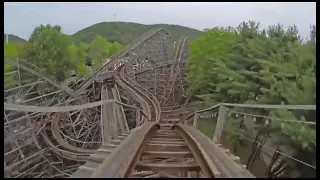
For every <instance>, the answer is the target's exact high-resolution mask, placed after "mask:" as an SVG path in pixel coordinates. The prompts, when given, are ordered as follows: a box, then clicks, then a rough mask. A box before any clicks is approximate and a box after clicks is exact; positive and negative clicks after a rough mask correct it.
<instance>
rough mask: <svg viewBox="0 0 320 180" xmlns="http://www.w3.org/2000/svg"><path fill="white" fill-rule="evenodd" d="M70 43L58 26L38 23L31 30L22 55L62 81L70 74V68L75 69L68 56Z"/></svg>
mask: <svg viewBox="0 0 320 180" xmlns="http://www.w3.org/2000/svg"><path fill="white" fill-rule="evenodd" d="M70 44H71V39H70V38H68V37H67V36H66V35H65V34H63V33H62V30H61V27H60V26H57V25H56V26H51V25H46V26H43V25H40V26H39V27H36V28H35V29H34V30H33V32H32V34H31V36H30V39H29V41H28V43H27V45H26V47H25V50H24V55H23V57H24V59H27V60H28V61H29V62H31V63H32V64H35V65H36V66H38V67H40V68H46V72H47V73H48V74H49V75H52V76H54V77H55V78H56V79H58V80H60V81H63V80H64V79H65V78H67V77H69V76H70V70H74V69H75V66H74V65H73V64H72V61H71V60H70V59H69V58H68V51H67V49H68V46H69V45H70Z"/></svg>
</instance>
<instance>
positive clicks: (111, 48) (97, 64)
mask: <svg viewBox="0 0 320 180" xmlns="http://www.w3.org/2000/svg"><path fill="white" fill-rule="evenodd" d="M121 49H122V46H121V44H119V43H117V42H114V43H111V42H108V41H107V40H106V39H105V38H103V37H102V36H96V37H95V38H94V39H93V40H92V41H91V42H90V44H89V47H88V57H89V59H90V60H91V61H92V63H93V64H94V69H99V68H101V67H102V65H103V63H106V59H107V58H108V57H110V56H111V55H112V54H115V53H117V52H119V51H120V50H121Z"/></svg>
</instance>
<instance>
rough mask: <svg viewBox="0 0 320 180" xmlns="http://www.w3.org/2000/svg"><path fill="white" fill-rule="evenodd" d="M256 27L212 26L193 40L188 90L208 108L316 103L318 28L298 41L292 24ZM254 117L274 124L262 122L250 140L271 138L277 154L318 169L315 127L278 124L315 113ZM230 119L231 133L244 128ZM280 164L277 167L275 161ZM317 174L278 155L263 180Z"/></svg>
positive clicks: (275, 112) (277, 112)
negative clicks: (216, 106) (306, 38)
mask: <svg viewBox="0 0 320 180" xmlns="http://www.w3.org/2000/svg"><path fill="white" fill-rule="evenodd" d="M259 29H260V28H259V23H256V22H253V21H250V22H244V23H241V24H240V25H239V26H238V27H234V28H233V27H228V28H220V27H216V28H211V29H207V30H205V32H204V34H203V35H202V36H201V37H198V38H197V39H196V40H195V41H193V42H191V44H190V57H189V60H188V64H187V67H188V75H187V80H188V82H189V83H190V85H191V87H190V89H189V91H191V92H193V93H194V94H196V95H197V96H198V97H200V98H202V99H203V100H204V101H205V102H206V103H207V104H208V105H215V104H218V103H220V102H228V103H243V104H244V103H250V104H291V105H304V104H312V105H315V104H316V26H315V25H312V26H311V28H310V37H309V38H308V40H307V41H302V39H301V37H300V35H299V33H298V29H297V27H296V26H291V27H289V28H288V29H284V28H283V26H282V25H279V24H278V25H274V26H270V27H269V28H267V29H263V30H259ZM258 113H259V114H262V115H265V116H268V117H272V118H274V119H277V120H278V121H271V122H270V121H269V123H268V124H265V123H262V124H260V125H259V127H260V129H261V130H260V131H259V133H258V134H257V136H256V138H254V139H259V138H261V137H264V138H271V140H272V142H273V144H275V145H276V146H277V147H278V148H277V150H278V151H282V152H284V153H285V154H289V156H291V157H293V158H296V159H299V160H300V161H303V162H305V163H307V164H310V165H311V166H316V161H315V158H314V157H316V130H315V127H314V126H308V125H305V124H303V123H290V122H288V123H287V122H280V121H279V120H280V119H285V120H287V119H288V120H290V121H296V122H297V120H300V121H301V122H304V121H306V120H308V121H313V122H315V121H316V118H315V117H316V116H315V111H288V110H272V111H263V110H261V111H260V112H258ZM267 113H268V114H267ZM230 119H232V118H231V117H230V118H229V120H230ZM232 120H233V121H232V122H234V124H235V125H234V126H233V127H229V131H230V132H242V131H244V130H245V127H244V126H241V125H239V121H237V120H239V118H238V119H232ZM262 120H263V119H262ZM263 122H264V121H263ZM228 141H229V142H232V143H235V144H236V145H244V144H241V142H243V141H244V139H243V137H242V138H241V136H239V135H232V136H230V137H229V139H228ZM252 146H253V145H252ZM275 154H277V153H275ZM278 160H279V161H281V163H276V162H277V161H278ZM315 172H316V171H315V169H312V168H310V166H306V165H305V164H302V163H299V162H297V161H293V160H292V159H289V158H287V157H284V156H280V155H279V154H278V155H275V156H274V157H272V161H271V163H270V165H269V166H268V172H267V177H269V178H274V177H278V176H279V175H280V174H281V175H283V174H284V175H283V177H293V176H294V177H315ZM293 174H294V175H293Z"/></svg>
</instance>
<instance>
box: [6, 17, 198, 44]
mask: <svg viewBox="0 0 320 180" xmlns="http://www.w3.org/2000/svg"><path fill="white" fill-rule="evenodd" d="M152 28H164V29H166V30H167V31H169V33H170V35H171V36H172V38H173V40H178V39H179V38H180V37H182V36H186V37H188V39H189V40H193V39H195V38H197V37H199V36H201V35H202V33H203V32H202V31H199V30H197V29H193V28H189V27H185V26H180V25H170V24H152V25H145V24H139V23H132V22H100V23H97V24H94V25H91V26H89V27H86V28H84V29H82V30H80V31H78V32H76V33H74V34H72V35H70V36H71V37H72V38H73V40H74V41H75V42H85V43H89V42H91V41H92V40H93V38H94V37H95V36H97V35H100V36H102V37H104V38H106V39H107V40H108V41H111V42H114V41H117V42H119V43H121V44H123V45H126V44H128V43H129V42H131V41H133V40H134V39H135V38H137V37H139V36H140V35H142V34H143V33H145V32H147V31H148V30H150V29H152ZM8 39H9V42H27V40H25V39H23V38H20V37H19V36H16V35H13V34H9V36H8ZM4 42H6V34H4Z"/></svg>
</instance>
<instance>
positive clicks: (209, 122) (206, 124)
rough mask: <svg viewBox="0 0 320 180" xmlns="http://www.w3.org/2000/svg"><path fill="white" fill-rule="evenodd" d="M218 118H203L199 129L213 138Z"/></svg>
mask: <svg viewBox="0 0 320 180" xmlns="http://www.w3.org/2000/svg"><path fill="white" fill-rule="evenodd" d="M216 124H217V120H216V119H213V118H208V119H202V120H200V121H199V131H201V132H202V133H203V134H204V135H206V136H207V137H209V138H210V139H211V138H212V136H213V134H214V131H215V128H216Z"/></svg>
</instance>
